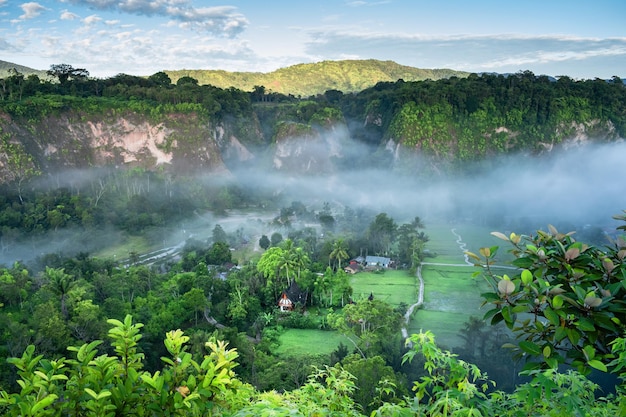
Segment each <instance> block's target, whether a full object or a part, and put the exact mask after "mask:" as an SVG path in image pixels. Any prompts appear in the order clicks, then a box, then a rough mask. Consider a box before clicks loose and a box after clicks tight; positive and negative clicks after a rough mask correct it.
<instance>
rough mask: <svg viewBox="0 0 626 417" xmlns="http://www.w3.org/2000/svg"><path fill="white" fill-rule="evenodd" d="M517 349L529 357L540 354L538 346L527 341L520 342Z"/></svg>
mask: <svg viewBox="0 0 626 417" xmlns="http://www.w3.org/2000/svg"><path fill="white" fill-rule="evenodd" d="M519 347H520V349H522V350H523V351H524V352H526V353H528V354H529V355H533V356H539V355H541V354H542V349H541V347H539V345H537V344H536V343H533V342H531V341H529V340H522V341H520V342H519Z"/></svg>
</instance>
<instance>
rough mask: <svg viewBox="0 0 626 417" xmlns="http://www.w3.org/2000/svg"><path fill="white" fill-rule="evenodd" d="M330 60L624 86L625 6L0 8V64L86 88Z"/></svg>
mask: <svg viewBox="0 0 626 417" xmlns="http://www.w3.org/2000/svg"><path fill="white" fill-rule="evenodd" d="M337 59H380V60H393V61H396V62H398V63H400V64H403V65H409V66H413V67H418V68H450V69H456V70H464V71H472V72H484V71H487V72H499V73H506V72H517V71H524V70H530V71H532V72H534V73H535V74H547V75H553V76H559V75H568V76H570V77H572V78H576V79H583V78H596V77H599V78H609V77H611V76H613V75H618V76H620V77H623V78H626V1H624V0H594V1H578V0H569V1H555V0H552V1H551V0H542V1H537V0H523V1H520V0H518V1H515V2H513V1H506V0H497V1H496V0H485V1H481V0H475V1H464V0H451V1H446V0H361V1H358V0H314V1H308V0H276V1H273V0H230V1H228V0H227V1H208V0H57V1H53V0H32V1H20V0H0V60H4V61H9V62H13V63H16V64H20V65H26V66H29V67H33V68H36V69H43V70H47V69H49V68H50V65H52V64H60V63H66V64H70V65H73V66H74V67H77V68H85V69H87V70H88V71H89V72H90V73H91V75H92V76H96V77H108V76H113V75H116V74H118V73H126V74H133V75H150V74H153V73H155V72H158V71H160V70H164V69H168V70H173V69H224V70H228V71H260V72H268V71H272V70H275V69H277V68H280V67H286V66H289V65H294V64H298V63H307V62H318V61H323V60H337Z"/></svg>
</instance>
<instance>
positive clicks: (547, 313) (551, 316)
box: [543, 307, 561, 326]
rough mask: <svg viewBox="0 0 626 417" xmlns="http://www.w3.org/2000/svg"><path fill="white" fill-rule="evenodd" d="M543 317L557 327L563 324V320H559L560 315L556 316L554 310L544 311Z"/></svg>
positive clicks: (546, 309) (548, 308)
mask: <svg viewBox="0 0 626 417" xmlns="http://www.w3.org/2000/svg"><path fill="white" fill-rule="evenodd" d="M543 315H544V316H545V318H547V319H548V320H549V321H550V323H552V324H554V325H555V326H558V325H559V324H561V319H560V318H559V315H558V314H556V313H555V312H554V310H552V309H551V308H550V307H546V308H545V309H544V310H543Z"/></svg>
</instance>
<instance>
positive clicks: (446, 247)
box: [280, 224, 508, 353]
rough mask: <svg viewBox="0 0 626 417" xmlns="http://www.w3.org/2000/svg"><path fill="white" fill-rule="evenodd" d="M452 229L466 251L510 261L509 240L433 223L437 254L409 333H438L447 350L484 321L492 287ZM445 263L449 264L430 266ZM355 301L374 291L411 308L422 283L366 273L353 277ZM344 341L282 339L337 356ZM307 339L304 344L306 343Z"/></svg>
mask: <svg viewBox="0 0 626 417" xmlns="http://www.w3.org/2000/svg"><path fill="white" fill-rule="evenodd" d="M451 229H455V232H456V233H457V234H458V235H460V236H461V242H462V243H465V244H466V246H465V247H464V249H465V250H469V251H471V252H475V253H476V252H478V249H479V248H480V247H484V246H493V245H498V246H500V247H501V248H502V249H501V252H500V253H499V255H500V256H499V257H500V258H506V257H507V254H506V249H508V247H507V244H506V242H503V241H502V240H500V239H497V238H495V237H493V236H491V235H490V232H491V231H492V230H489V229H487V228H482V227H476V226H471V225H470V226H466V225H447V224H441V225H432V226H431V225H428V226H427V228H426V232H427V234H428V236H429V237H430V241H429V242H428V243H427V248H428V249H429V250H430V251H431V252H432V253H433V254H436V256H435V257H431V258H427V259H426V265H424V266H423V268H422V277H423V278H424V284H425V291H424V304H423V306H422V308H421V309H420V310H418V311H417V312H415V313H414V314H413V316H412V317H411V322H410V323H409V327H408V331H409V334H411V333H417V332H419V331H420V330H430V331H432V332H433V333H434V334H435V336H436V338H437V342H438V343H439V344H441V345H442V346H445V347H446V348H450V349H453V348H454V347H458V346H460V344H461V343H462V339H460V337H459V330H460V329H462V328H463V326H464V323H465V322H466V321H467V320H468V318H469V317H470V316H477V317H481V318H482V316H483V315H484V313H485V309H481V308H480V307H481V304H482V298H481V296H480V294H481V293H483V292H485V291H486V290H488V289H489V286H488V284H487V283H486V282H485V280H484V279H483V278H481V277H480V276H477V277H473V276H472V275H473V274H474V273H475V272H476V271H479V269H478V268H477V267H475V266H473V265H467V264H466V262H465V257H464V254H463V249H462V248H461V247H460V244H459V243H458V242H457V240H458V237H457V236H456V235H454V234H453V233H452V231H451ZM428 264H443V265H428ZM351 285H352V287H353V298H354V299H356V300H359V299H362V298H366V297H368V296H369V294H370V293H372V294H373V295H374V297H376V298H378V299H380V300H383V301H386V302H388V303H389V304H391V305H393V306H397V305H399V304H400V303H406V304H408V305H410V304H413V303H415V302H416V301H417V291H418V281H417V278H416V277H415V276H411V275H409V274H408V272H407V271H394V270H388V271H385V273H384V274H378V273H373V272H360V273H358V274H355V275H354V276H352V277H351ZM342 339H343V340H344V344H346V345H347V346H348V347H350V346H351V344H350V342H349V341H347V340H346V339H345V338H343V336H341V335H337V334H336V333H333V332H322V331H317V330H288V331H286V332H285V333H284V334H283V335H281V338H280V340H281V347H280V351H281V352H290V353H291V352H294V353H295V352H302V353H311V352H320V353H325V352H331V351H332V350H334V349H335V348H336V346H337V345H338V344H339V341H341V340H342ZM303 341H304V342H303Z"/></svg>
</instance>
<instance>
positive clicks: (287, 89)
mask: <svg viewBox="0 0 626 417" xmlns="http://www.w3.org/2000/svg"><path fill="white" fill-rule="evenodd" d="M164 72H165V73H166V74H167V75H169V76H170V78H171V79H172V82H174V83H175V82H176V81H177V80H178V79H179V78H181V77H184V76H188V77H192V78H195V79H196V80H198V82H199V83H200V84H211V85H214V86H216V87H220V88H229V87H235V88H237V89H240V90H244V91H252V90H253V89H254V88H255V87H256V86H263V87H265V89H266V90H267V91H271V92H274V93H280V94H286V95H289V94H291V95H294V96H301V97H308V96H312V95H316V94H322V93H324V92H325V91H327V90H339V91H342V92H344V93H353V92H358V91H361V90H365V89H366V88H369V87H372V86H374V85H376V83H378V82H387V81H390V82H395V81H397V80H404V81H422V80H427V79H430V80H439V79H442V78H449V77H452V76H456V77H467V76H468V75H469V73H467V72H462V71H454V70H449V69H420V68H414V67H408V66H404V65H400V64H397V63H395V62H393V61H378V60H374V59H369V60H344V61H323V62H318V63H314V64H298V65H293V66H290V67H287V68H280V69H278V70H276V71H272V72H268V73H261V72H228V71H222V70H176V71H173V70H170V71H164Z"/></svg>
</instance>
